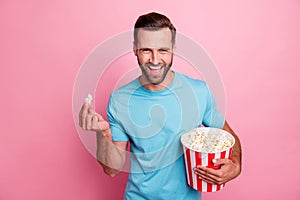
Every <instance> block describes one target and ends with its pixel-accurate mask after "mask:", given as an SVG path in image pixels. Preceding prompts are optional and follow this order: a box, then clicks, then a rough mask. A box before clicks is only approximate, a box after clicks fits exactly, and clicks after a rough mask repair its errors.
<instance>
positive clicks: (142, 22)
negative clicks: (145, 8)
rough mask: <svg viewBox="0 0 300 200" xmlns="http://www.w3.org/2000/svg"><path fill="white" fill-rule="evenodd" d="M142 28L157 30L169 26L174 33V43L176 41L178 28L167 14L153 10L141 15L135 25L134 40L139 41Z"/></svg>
mask: <svg viewBox="0 0 300 200" xmlns="http://www.w3.org/2000/svg"><path fill="white" fill-rule="evenodd" d="M140 28H144V29H146V30H152V31H156V30H159V29H162V28H169V29H170V31H171V33H172V43H173V44H174V43H175V37H176V28H175V27H174V26H173V24H172V23H171V21H170V19H169V18H168V17H166V16H165V15H162V14H159V13H156V12H151V13H148V14H145V15H141V16H140V17H139V18H138V19H137V20H136V22H135V25H134V42H135V43H136V42H137V34H138V30H139V29H140Z"/></svg>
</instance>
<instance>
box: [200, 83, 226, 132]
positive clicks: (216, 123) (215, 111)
mask: <svg viewBox="0 0 300 200" xmlns="http://www.w3.org/2000/svg"><path fill="white" fill-rule="evenodd" d="M205 87H206V91H207V95H206V101H207V103H206V109H205V112H204V116H203V124H204V125H205V126H209V127H214V128H222V127H223V126H224V123H225V117H224V115H223V114H222V113H221V112H220V110H219V108H218V106H217V104H216V100H215V97H214V95H213V93H212V92H211V91H210V89H209V88H208V86H207V84H205Z"/></svg>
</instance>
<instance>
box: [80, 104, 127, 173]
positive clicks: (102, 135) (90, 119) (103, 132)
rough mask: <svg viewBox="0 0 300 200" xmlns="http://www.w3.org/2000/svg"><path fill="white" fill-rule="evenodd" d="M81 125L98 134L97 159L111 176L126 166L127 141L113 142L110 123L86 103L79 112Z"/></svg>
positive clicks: (84, 128)
mask: <svg viewBox="0 0 300 200" xmlns="http://www.w3.org/2000/svg"><path fill="white" fill-rule="evenodd" d="M79 126H80V127H81V128H82V129H83V130H89V131H93V132H96V134H97V160H98V161H99V163H100V164H101V165H102V167H103V170H104V172H105V173H106V174H107V175H109V176H115V175H117V174H118V173H119V172H120V171H121V170H122V169H123V167H124V164H125V159H126V147H127V142H126V141H125V142H113V141H112V136H111V130H110V126H109V123H108V122H107V121H105V120H104V119H103V118H102V116H101V115H99V114H98V113H96V112H95V111H94V109H93V107H92V105H91V104H90V103H85V104H84V105H83V106H82V107H81V110H80V113H79Z"/></svg>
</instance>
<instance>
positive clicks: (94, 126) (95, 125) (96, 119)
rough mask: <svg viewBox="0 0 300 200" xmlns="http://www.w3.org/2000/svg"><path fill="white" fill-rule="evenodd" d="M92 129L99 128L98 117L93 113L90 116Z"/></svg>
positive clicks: (96, 129)
mask: <svg viewBox="0 0 300 200" xmlns="http://www.w3.org/2000/svg"><path fill="white" fill-rule="evenodd" d="M92 130H94V131H98V130H99V119H98V117H97V115H93V117H92Z"/></svg>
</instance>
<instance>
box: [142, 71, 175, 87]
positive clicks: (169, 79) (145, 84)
mask: <svg viewBox="0 0 300 200" xmlns="http://www.w3.org/2000/svg"><path fill="white" fill-rule="evenodd" d="M174 75H175V73H174V72H173V71H172V70H169V71H168V73H167V75H166V77H165V79H164V80H163V82H161V83H160V84H152V83H150V82H149V81H145V80H143V78H142V76H140V77H139V81H140V83H141V85H142V86H143V87H144V88H146V89H147V90H150V91H160V90H164V89H166V88H167V87H168V86H169V85H171V83H172V82H173V80H174Z"/></svg>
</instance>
